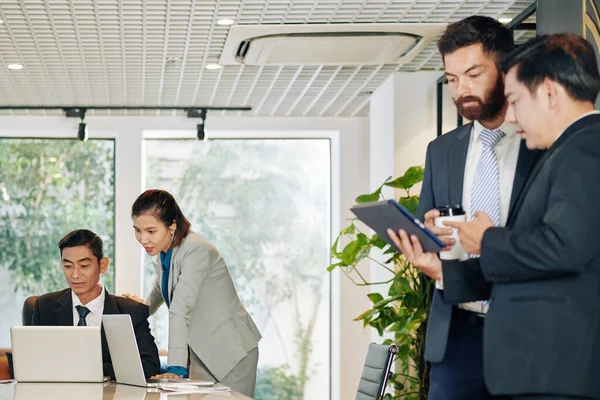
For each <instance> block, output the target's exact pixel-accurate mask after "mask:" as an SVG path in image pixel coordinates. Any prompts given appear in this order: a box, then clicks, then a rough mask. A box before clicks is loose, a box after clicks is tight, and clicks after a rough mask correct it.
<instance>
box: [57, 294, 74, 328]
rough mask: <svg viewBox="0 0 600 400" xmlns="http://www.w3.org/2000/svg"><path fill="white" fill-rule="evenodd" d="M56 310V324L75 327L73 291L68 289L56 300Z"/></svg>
mask: <svg viewBox="0 0 600 400" xmlns="http://www.w3.org/2000/svg"><path fill="white" fill-rule="evenodd" d="M56 305H57V307H56V309H55V310H54V317H55V318H56V324H57V325H61V326H73V300H72V299H71V289H66V290H64V291H63V293H62V294H61V295H60V296H59V297H58V299H57V300H56Z"/></svg>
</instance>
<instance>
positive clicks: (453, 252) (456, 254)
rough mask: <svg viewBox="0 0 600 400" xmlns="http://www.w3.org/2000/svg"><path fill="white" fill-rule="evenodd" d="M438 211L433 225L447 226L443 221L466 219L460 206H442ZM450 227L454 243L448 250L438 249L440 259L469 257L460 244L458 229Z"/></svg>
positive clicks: (462, 259) (464, 258)
mask: <svg viewBox="0 0 600 400" xmlns="http://www.w3.org/2000/svg"><path fill="white" fill-rule="evenodd" d="M438 211H439V212H440V216H439V217H437V218H436V219H435V221H434V224H435V226H439V227H441V228H449V226H446V225H444V222H445V221H454V222H465V221H466V220H467V215H466V214H465V212H464V210H463V209H462V207H461V206H459V205H457V206H444V207H440V208H438ZM451 229H452V235H450V236H449V237H451V238H452V239H454V240H455V243H454V245H453V246H452V247H451V248H450V250H446V251H440V259H442V260H460V261H464V260H466V259H468V258H469V254H467V252H466V251H465V250H464V249H463V247H462V245H461V244H460V238H459V237H458V229H455V228H451Z"/></svg>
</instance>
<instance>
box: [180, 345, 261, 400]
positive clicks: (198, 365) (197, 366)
mask: <svg viewBox="0 0 600 400" xmlns="http://www.w3.org/2000/svg"><path fill="white" fill-rule="evenodd" d="M257 365H258V347H255V348H254V349H252V350H250V352H249V353H248V354H246V357H244V358H242V359H241V360H240V362H239V363H237V365H236V366H235V367H233V369H232V370H231V371H229V373H228V374H227V375H225V377H224V378H223V379H221V380H220V381H219V380H218V379H217V378H215V377H214V376H213V374H211V373H210V370H209V369H208V368H207V367H206V365H204V363H203V362H202V360H201V359H200V358H198V356H197V355H196V353H194V352H193V351H192V350H191V349H190V379H202V380H211V381H215V382H217V381H218V382H221V383H222V384H223V385H226V386H229V387H230V388H231V389H232V390H235V391H236V392H240V393H242V394H244V395H246V396H248V397H251V398H254V388H255V387H256V368H257Z"/></svg>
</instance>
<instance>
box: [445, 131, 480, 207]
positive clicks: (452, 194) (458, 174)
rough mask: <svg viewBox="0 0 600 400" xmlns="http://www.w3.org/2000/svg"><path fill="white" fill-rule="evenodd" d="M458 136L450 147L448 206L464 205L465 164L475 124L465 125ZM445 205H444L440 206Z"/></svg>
mask: <svg viewBox="0 0 600 400" xmlns="http://www.w3.org/2000/svg"><path fill="white" fill-rule="evenodd" d="M460 129H461V130H460V131H459V132H458V133H457V135H456V141H455V142H454V143H452V145H451V146H448V154H447V160H448V200H449V203H450V204H448V205H453V204H462V191H463V181H464V180H465V164H466V162H467V152H468V151H469V141H470V138H471V132H472V130H473V123H470V124H467V125H464V126H462V127H461V128H460ZM440 205H443V204H440Z"/></svg>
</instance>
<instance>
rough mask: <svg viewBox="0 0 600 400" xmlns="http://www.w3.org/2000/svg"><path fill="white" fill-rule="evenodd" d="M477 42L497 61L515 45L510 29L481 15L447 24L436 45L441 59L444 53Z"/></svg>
mask: <svg viewBox="0 0 600 400" xmlns="http://www.w3.org/2000/svg"><path fill="white" fill-rule="evenodd" d="M479 43H481V45H482V46H483V52H484V53H485V54H489V55H492V56H494V57H496V59H497V61H500V59H501V58H502V57H504V56H506V55H507V54H508V53H510V52H511V51H513V49H514V47H515V40H514V37H513V33H512V32H511V31H510V29H508V28H507V27H506V26H504V25H503V24H501V23H500V22H498V21H497V20H495V19H494V18H491V17H485V16H483V15H473V16H471V17H467V18H465V19H461V20H460V21H457V22H454V23H452V24H450V25H448V27H447V28H446V31H445V32H444V33H443V34H442V37H440V39H439V41H438V44H437V45H438V50H439V51H440V54H441V55H442V59H443V58H444V56H445V55H446V54H449V53H453V52H454V51H456V50H458V49H461V48H463V47H467V46H471V45H473V44H479Z"/></svg>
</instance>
